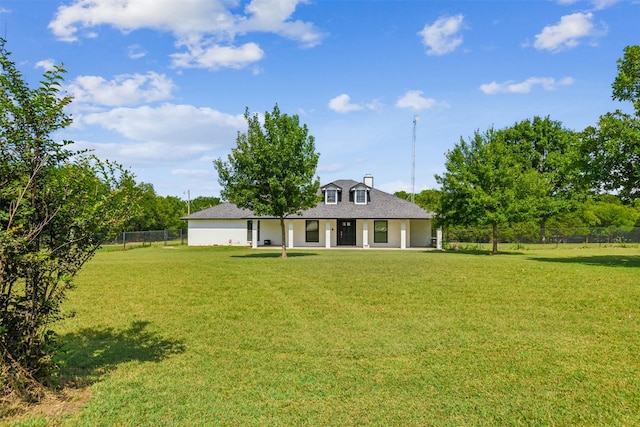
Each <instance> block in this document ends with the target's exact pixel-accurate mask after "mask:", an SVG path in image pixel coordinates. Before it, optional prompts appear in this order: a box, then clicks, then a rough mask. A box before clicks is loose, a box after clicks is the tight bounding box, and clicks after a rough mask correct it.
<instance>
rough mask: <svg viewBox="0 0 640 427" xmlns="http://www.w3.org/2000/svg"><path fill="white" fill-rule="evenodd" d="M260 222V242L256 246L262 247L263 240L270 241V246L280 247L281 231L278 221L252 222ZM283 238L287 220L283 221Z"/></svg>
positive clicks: (262, 220) (263, 220)
mask: <svg viewBox="0 0 640 427" xmlns="http://www.w3.org/2000/svg"><path fill="white" fill-rule="evenodd" d="M257 221H260V241H259V242H258V246H262V245H264V241H265V240H271V246H281V245H282V230H281V229H280V220H278V219H261V220H255V219H254V220H253V222H254V223H255V222H257ZM284 227H285V230H284V232H285V236H286V233H287V230H288V228H287V220H285V221H284Z"/></svg>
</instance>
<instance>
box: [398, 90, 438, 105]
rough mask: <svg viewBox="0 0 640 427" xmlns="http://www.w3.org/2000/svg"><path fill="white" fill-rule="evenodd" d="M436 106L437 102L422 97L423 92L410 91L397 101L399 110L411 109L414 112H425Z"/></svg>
mask: <svg viewBox="0 0 640 427" xmlns="http://www.w3.org/2000/svg"><path fill="white" fill-rule="evenodd" d="M435 104H436V100H435V99H432V98H425V97H424V96H422V91H421V90H409V91H407V93H405V94H404V95H402V96H401V97H400V98H398V101H396V107H398V108H411V109H413V110H425V109H427V108H431V107H433V106H434V105H435Z"/></svg>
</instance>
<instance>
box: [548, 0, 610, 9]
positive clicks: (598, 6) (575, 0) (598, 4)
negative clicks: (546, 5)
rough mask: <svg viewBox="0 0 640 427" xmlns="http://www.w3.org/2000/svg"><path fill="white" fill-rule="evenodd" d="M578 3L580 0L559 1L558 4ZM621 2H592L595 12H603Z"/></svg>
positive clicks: (599, 0) (592, 0)
mask: <svg viewBox="0 0 640 427" xmlns="http://www.w3.org/2000/svg"><path fill="white" fill-rule="evenodd" d="M578 1H579V0H558V3H559V4H562V5H572V4H575V3H578ZM619 1H620V0H591V4H592V5H593V9H594V10H602V9H606V8H608V7H610V6H612V5H614V4H616V3H618V2H619Z"/></svg>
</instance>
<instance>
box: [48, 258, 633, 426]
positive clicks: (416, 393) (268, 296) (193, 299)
mask: <svg viewBox="0 0 640 427" xmlns="http://www.w3.org/2000/svg"><path fill="white" fill-rule="evenodd" d="M277 255H278V253H277V252H275V251H273V252H272V251H262V250H258V251H255V250H254V251H252V250H247V249H238V248H186V247H179V248H175V249H164V248H157V247H153V248H144V249H135V250H129V251H125V252H118V251H103V252H100V253H99V254H97V256H96V257H95V258H94V259H93V260H92V261H91V262H90V263H89V264H88V265H87V266H86V268H85V269H84V270H83V272H82V274H81V275H80V277H78V280H77V284H78V287H77V289H76V290H74V291H73V292H72V293H71V294H70V299H69V301H68V304H67V305H66V308H67V309H68V310H74V311H76V312H77V315H76V316H75V317H74V318H71V319H68V320H66V321H64V322H63V323H61V324H60V325H58V332H59V333H60V334H61V341H62V342H63V343H65V349H66V350H67V351H68V353H67V354H66V355H63V357H62V359H63V361H64V362H65V363H66V369H65V372H66V374H65V375H67V376H70V377H74V376H75V377H76V380H77V381H78V382H80V383H82V382H83V381H84V382H87V383H90V384H91V389H92V399H91V400H90V402H89V404H88V406H86V407H85V408H84V409H83V410H82V411H81V412H80V413H78V414H76V415H73V416H69V417H67V418H65V419H63V420H61V421H60V422H61V423H62V425H137V426H138V425H157V424H165V425H203V426H205V425H390V424H392V425H406V424H414V425H415V424H420V425H495V424H506V425H531V424H534V425H550V424H551V425H576V424H578V425H580V424H582V425H595V424H600V425H602V424H608V425H633V424H637V423H638V422H640V410H639V408H640V366H639V363H638V357H637V354H639V350H640V344H639V343H640V324H639V321H638V316H639V315H640V313H639V312H638V311H639V310H638V307H640V304H639V303H640V291H639V289H638V279H637V278H638V271H639V270H638V268H640V267H639V262H638V260H639V259H640V251H639V250H638V249H637V248H624V249H623V248H605V249H575V250H567V251H562V250H555V249H549V250H535V251H533V250H532V251H522V252H521V253H510V254H503V255H499V256H493V257H492V256H487V255H485V254H479V253H462V252H447V253H437V252H430V253H425V252H420V251H364V250H362V251H358V250H355V251H354V250H346V251H338V250H329V251H309V250H305V251H293V252H292V253H291V255H292V256H291V257H290V258H289V259H287V260H282V259H279V258H277Z"/></svg>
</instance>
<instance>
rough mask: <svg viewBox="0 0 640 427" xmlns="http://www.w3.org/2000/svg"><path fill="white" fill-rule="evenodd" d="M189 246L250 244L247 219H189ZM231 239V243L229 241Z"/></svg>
mask: <svg viewBox="0 0 640 427" xmlns="http://www.w3.org/2000/svg"><path fill="white" fill-rule="evenodd" d="M188 227H189V234H188V240H187V241H188V244H189V246H214V245H224V246H227V245H233V246H248V245H250V242H248V241H247V221H246V220H241V219H237V220H218V221H216V220H208V221H193V220H191V221H189V225H188ZM229 241H231V243H229Z"/></svg>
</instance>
